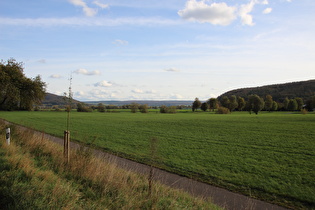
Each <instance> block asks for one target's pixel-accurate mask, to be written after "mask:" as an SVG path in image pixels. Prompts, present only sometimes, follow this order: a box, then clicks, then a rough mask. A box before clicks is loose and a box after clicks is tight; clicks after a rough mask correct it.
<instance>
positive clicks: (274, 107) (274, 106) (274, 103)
mask: <svg viewBox="0 0 315 210" xmlns="http://www.w3.org/2000/svg"><path fill="white" fill-rule="evenodd" d="M278 107H279V106H278V103H277V102H276V101H273V102H272V107H271V111H277V110H278Z"/></svg>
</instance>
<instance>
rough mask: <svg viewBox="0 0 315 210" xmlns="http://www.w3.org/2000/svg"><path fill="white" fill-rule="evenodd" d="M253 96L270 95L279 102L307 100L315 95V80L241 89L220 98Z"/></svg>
mask: <svg viewBox="0 0 315 210" xmlns="http://www.w3.org/2000/svg"><path fill="white" fill-rule="evenodd" d="M252 94H256V95H258V96H260V97H265V96H266V95H268V94H269V95H271V96H272V98H273V100H275V101H279V102H281V101H283V100H284V99H285V98H286V97H288V98H289V99H291V98H296V97H300V98H303V99H304V100H306V99H308V98H310V97H311V96H314V95H315V80H308V81H301V82H292V83H284V84H276V85H266V86H261V87H253V88H241V89H236V90H231V91H228V92H226V93H224V94H222V95H220V96H219V97H218V98H219V99H220V98H221V97H223V96H231V95H235V96H240V97H243V98H247V96H249V95H252Z"/></svg>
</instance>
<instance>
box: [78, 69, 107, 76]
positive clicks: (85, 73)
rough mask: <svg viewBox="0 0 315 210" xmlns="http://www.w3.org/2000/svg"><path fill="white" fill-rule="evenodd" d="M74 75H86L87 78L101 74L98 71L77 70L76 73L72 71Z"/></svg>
mask: <svg viewBox="0 0 315 210" xmlns="http://www.w3.org/2000/svg"><path fill="white" fill-rule="evenodd" d="M74 73H76V74H83V75H88V76H91V75H100V74H101V72H100V71H98V70H95V71H88V70H86V69H78V70H76V71H74Z"/></svg>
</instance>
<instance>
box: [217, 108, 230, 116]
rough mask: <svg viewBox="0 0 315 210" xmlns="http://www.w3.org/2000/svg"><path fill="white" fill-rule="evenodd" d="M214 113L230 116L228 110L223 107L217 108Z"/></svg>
mask: <svg viewBox="0 0 315 210" xmlns="http://www.w3.org/2000/svg"><path fill="white" fill-rule="evenodd" d="M216 113H217V114H230V110H229V109H228V108H225V107H219V108H218V110H217V111H216Z"/></svg>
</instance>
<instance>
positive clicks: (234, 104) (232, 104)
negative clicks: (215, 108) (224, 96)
mask: <svg viewBox="0 0 315 210" xmlns="http://www.w3.org/2000/svg"><path fill="white" fill-rule="evenodd" d="M229 100H230V104H229V107H228V108H229V110H230V111H231V112H232V111H234V110H235V109H236V108H237V107H238V103H237V99H236V96H235V95H232V96H230V98H229Z"/></svg>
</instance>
